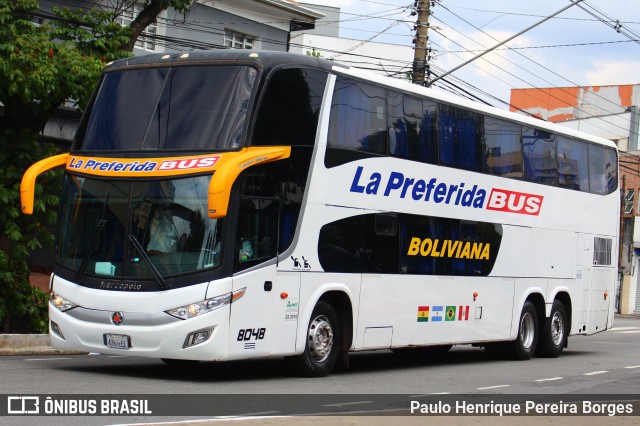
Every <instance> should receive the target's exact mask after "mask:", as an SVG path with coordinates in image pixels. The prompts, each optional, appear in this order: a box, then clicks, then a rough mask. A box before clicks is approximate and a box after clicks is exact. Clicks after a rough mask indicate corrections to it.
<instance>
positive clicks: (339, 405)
mask: <svg viewBox="0 0 640 426" xmlns="http://www.w3.org/2000/svg"><path fill="white" fill-rule="evenodd" d="M360 404H373V401H355V402H340V403H338V404H325V405H323V407H345V406H347V405H360Z"/></svg>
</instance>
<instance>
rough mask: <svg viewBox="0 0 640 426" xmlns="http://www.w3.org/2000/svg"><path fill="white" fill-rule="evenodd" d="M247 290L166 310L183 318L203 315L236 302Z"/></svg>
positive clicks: (243, 289)
mask: <svg viewBox="0 0 640 426" xmlns="http://www.w3.org/2000/svg"><path fill="white" fill-rule="evenodd" d="M245 291H246V287H245V288H242V289H240V290H236V291H234V292H232V293H226V294H223V295H220V296H216V297H212V298H210V299H206V300H202V301H200V302H196V303H191V304H189V305H184V306H179V307H177V308H173V309H169V310H168V311H165V312H166V313H168V314H169V315H171V316H174V317H176V318H180V319H183V320H186V319H189V318H195V317H197V316H199V315H203V314H206V313H209V312H211V311H215V310H216V309H219V308H221V307H223V306H226V305H228V304H230V303H232V302H235V301H236V300H238V299H239V298H241V297H242V296H244V293H245Z"/></svg>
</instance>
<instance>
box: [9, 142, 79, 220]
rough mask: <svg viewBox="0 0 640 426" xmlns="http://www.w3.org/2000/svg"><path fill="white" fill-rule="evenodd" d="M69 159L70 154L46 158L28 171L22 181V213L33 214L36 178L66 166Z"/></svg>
mask: <svg viewBox="0 0 640 426" xmlns="http://www.w3.org/2000/svg"><path fill="white" fill-rule="evenodd" d="M67 157H68V154H59V155H54V156H53V157H49V158H45V159H44V160H40V161H38V162H37V163H35V164H33V165H32V166H31V167H29V168H28V169H27V171H26V172H25V173H24V175H22V181H21V182H20V204H21V205H22V213H24V214H33V204H34V198H35V192H36V178H37V177H38V176H39V175H41V174H42V173H44V172H46V171H49V170H51V169H55V168H56V167H62V166H64V165H65V164H66V162H67Z"/></svg>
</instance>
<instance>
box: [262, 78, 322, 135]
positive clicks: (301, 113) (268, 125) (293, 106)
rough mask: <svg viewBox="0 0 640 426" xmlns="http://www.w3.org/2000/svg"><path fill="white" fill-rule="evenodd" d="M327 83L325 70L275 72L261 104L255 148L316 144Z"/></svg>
mask: <svg viewBox="0 0 640 426" xmlns="http://www.w3.org/2000/svg"><path fill="white" fill-rule="evenodd" d="M326 81H327V73H326V72H322V71H316V70H307V69H300V68H288V69H281V70H277V71H275V72H274V73H273V75H271V76H270V77H269V82H268V85H267V89H266V90H265V92H264V95H263V97H262V101H261V103H260V109H259V112H258V116H257V119H256V124H255V129H254V131H253V142H252V145H276V146H277V145H287V146H296V145H305V146H311V145H313V144H314V142H315V139H316V128H317V127H318V114H319V111H320V104H321V102H322V96H323V94H324V86H325V84H326Z"/></svg>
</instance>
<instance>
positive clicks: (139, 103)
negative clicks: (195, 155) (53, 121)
mask: <svg viewBox="0 0 640 426" xmlns="http://www.w3.org/2000/svg"><path fill="white" fill-rule="evenodd" d="M256 75H257V71H256V70H255V69H254V68H251V67H248V66H239V65H235V66H198V67H175V68H168V67H167V68H145V69H132V70H123V71H112V72H108V73H106V74H105V76H104V78H103V80H102V82H101V84H100V87H99V89H98V92H97V95H96V98H95V100H94V101H93V103H92V105H90V107H89V111H88V114H87V115H86V116H87V117H88V119H87V122H86V123H83V125H82V126H81V127H80V129H79V130H78V135H77V137H76V144H77V146H76V147H75V149H76V150H81V151H105V150H109V151H138V150H167V151H180V150H189V151H194V150H202V151H208V152H212V151H229V150H236V149H238V148H240V146H241V142H242V135H243V132H244V127H245V120H246V115H247V109H248V108H249V104H250V102H249V101H250V99H251V93H252V90H253V85H254V82H255V80H256Z"/></svg>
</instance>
